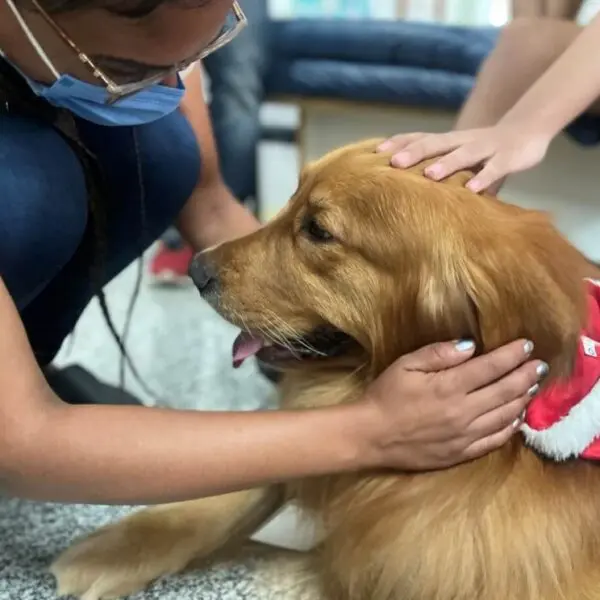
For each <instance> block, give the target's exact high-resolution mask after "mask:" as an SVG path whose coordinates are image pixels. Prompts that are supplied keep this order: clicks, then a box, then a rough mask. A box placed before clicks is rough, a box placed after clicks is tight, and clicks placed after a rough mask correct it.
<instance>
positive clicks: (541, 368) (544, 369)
mask: <svg viewBox="0 0 600 600" xmlns="http://www.w3.org/2000/svg"><path fill="white" fill-rule="evenodd" d="M548 371H550V367H549V366H548V365H547V363H545V362H543V363H540V364H539V365H538V367H537V369H536V370H535V372H536V373H537V374H538V376H539V377H540V379H541V378H542V377H546V375H548Z"/></svg>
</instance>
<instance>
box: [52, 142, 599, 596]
mask: <svg viewBox="0 0 600 600" xmlns="http://www.w3.org/2000/svg"><path fill="white" fill-rule="evenodd" d="M376 143H377V141H373V140H371V141H367V142H362V143H359V144H356V145H353V146H349V147H345V148H342V149H340V150H338V151H335V152H332V153H330V154H329V155H327V156H325V157H324V158H323V159H321V160H319V161H317V162H316V163H314V164H311V165H309V166H308V167H307V168H306V169H305V170H304V172H303V174H302V176H301V180H300V183H299V186H298V190H297V192H296V193H295V195H294V197H293V198H292V199H291V201H290V203H289V204H288V205H287V207H286V208H285V209H284V210H283V211H282V213H281V214H280V215H278V217H277V218H276V219H274V220H273V221H272V222H271V223H270V224H268V225H267V226H266V227H265V228H263V229H262V230H260V231H258V232H257V233H255V234H253V235H250V236H248V237H246V238H243V239H240V240H237V241H233V242H231V243H227V244H224V245H222V246H219V247H217V248H215V249H213V250H211V251H210V252H211V255H210V256H211V259H212V260H214V261H215V263H216V264H217V266H218V273H219V280H220V284H221V295H220V300H219V310H220V312H221V313H222V314H223V315H224V316H225V317H226V318H228V319H229V320H231V321H232V322H233V323H235V324H237V325H240V326H243V327H247V328H250V329H251V330H255V331H260V330H261V329H264V328H269V329H270V330H273V329H277V328H279V333H283V334H285V335H287V336H289V334H290V332H292V331H293V332H294V333H295V334H305V333H308V332H310V331H312V330H313V329H314V328H315V327H318V326H320V325H323V324H331V325H334V326H335V327H336V328H338V329H339V330H341V331H344V332H345V333H347V334H349V335H350V336H352V337H353V338H354V339H355V340H357V341H358V342H359V344H360V350H356V351H354V352H352V353H351V354H349V355H348V356H345V357H344V358H342V359H339V360H337V359H336V360H332V361H328V360H324V361H321V362H314V363H309V362H306V363H300V365H299V366H298V367H297V368H296V369H294V370H292V371H290V373H289V374H288V375H287V377H286V380H285V382H284V384H283V387H282V396H283V402H284V404H285V405H286V406H288V407H296V408H302V407H309V406H315V405H318V406H322V405H327V404H333V403H338V402H349V401H352V400H354V399H356V398H357V397H358V396H359V395H360V392H361V391H362V390H363V389H364V387H365V385H366V384H367V383H368V382H369V381H370V380H371V379H372V378H373V377H374V376H376V375H377V374H378V373H380V372H381V371H382V370H383V369H384V368H385V367H387V366H388V365H389V364H390V363H391V362H392V361H393V360H394V359H396V358H397V357H399V356H401V355H402V354H405V353H407V352H410V351H412V350H415V349H417V348H419V347H421V346H423V345H425V344H427V343H430V342H433V341H438V340H447V339H453V338H461V337H463V338H464V337H471V338H474V339H475V340H477V343H478V351H479V352H482V351H488V350H491V349H493V348H495V347H497V346H499V345H502V344H503V343H505V342H508V341H510V340H513V339H517V338H520V337H522V338H527V339H532V340H533V341H534V342H535V344H536V347H535V356H536V357H538V358H540V359H543V360H545V361H547V362H548V363H549V365H550V377H549V380H551V378H552V377H560V376H564V375H567V374H568V373H569V371H570V369H571V367H572V362H573V357H574V352H575V349H576V344H577V340H578V335H579V331H580V329H581V327H582V324H583V323H584V319H585V301H584V288H583V283H582V279H583V277H585V276H597V270H596V268H595V267H594V266H592V265H591V264H590V263H589V262H588V261H587V260H586V259H585V258H584V257H583V256H582V255H581V254H580V253H579V252H577V251H576V250H575V249H574V248H573V247H572V246H571V245H570V244H569V243H568V242H567V241H565V240H564V239H563V238H562V237H561V236H560V234H559V233H558V232H557V230H556V229H555V228H554V227H553V225H552V224H551V222H550V220H549V218H548V217H547V216H546V215H544V214H541V213H539V212H534V211H526V210H523V209H520V208H517V207H515V206H511V205H508V204H505V203H502V202H500V201H498V200H496V199H495V198H491V197H488V196H478V195H475V194H473V193H471V192H469V191H468V190H467V189H466V188H464V186H463V183H464V181H465V177H466V176H467V175H466V174H459V175H457V176H454V177H452V178H450V179H448V180H446V181H444V182H441V183H436V182H432V181H429V180H427V179H425V178H424V177H423V176H422V174H421V172H422V169H423V165H419V166H418V167H416V168H413V169H411V170H408V171H401V170H397V169H392V168H391V167H389V155H385V154H377V153H375V152H374V148H375V146H376ZM307 215H308V216H311V215H312V216H314V218H315V219H317V221H318V224H319V226H321V227H323V228H325V229H327V230H328V231H329V232H331V233H332V234H333V235H334V236H335V239H336V241H335V242H333V243H329V244H315V243H312V242H311V241H310V240H309V239H307V238H306V236H303V235H302V234H301V233H300V231H299V230H300V228H301V224H302V223H303V222H305V221H306V219H307V218H308V217H307ZM459 417H460V415H459ZM286 493H287V495H288V497H293V498H295V499H296V500H298V501H299V502H300V503H301V504H302V505H303V506H304V507H305V508H307V509H308V510H311V511H315V513H316V514H318V516H319V517H320V518H321V519H322V520H323V523H324V526H325V529H326V533H327V535H326V537H325V540H324V542H323V543H322V544H321V546H320V547H319V548H318V550H317V551H316V552H317V553H318V559H319V560H318V561H315V563H314V569H315V572H316V573H317V574H318V576H319V578H320V581H321V585H322V588H323V593H324V598H326V600H477V599H480V600H600V569H599V565H600V470H598V467H597V466H596V465H594V464H589V463H586V462H583V461H570V462H567V463H564V464H555V463H549V462H547V461H544V460H542V459H540V458H539V457H537V456H536V455H535V454H533V453H532V452H531V451H529V450H528V449H527V448H525V447H524V446H523V443H522V440H521V439H520V437H516V438H515V439H514V440H513V441H512V442H511V443H509V444H508V445H507V446H505V447H504V448H502V449H501V450H499V451H497V452H494V453H492V454H491V455H489V456H486V457H485V458H482V459H479V460H477V461H474V462H472V463H469V464H464V465H460V466H458V467H455V468H452V469H449V470H446V471H442V472H433V473H421V474H401V473H397V474H390V473H371V474H368V473H363V474H356V475H340V476H335V475H334V476H329V477H322V478H319V479H314V480H307V481H301V482H298V483H295V484H291V485H288V486H286ZM276 497H277V490H253V491H248V492H240V493H238V494H230V495H228V496H225V497H220V498H209V499H206V500H199V501H195V502H189V503H182V504H178V505H170V506H165V507H159V508H154V509H150V510H147V511H142V512H140V513H138V514H137V515H134V516H133V517H130V518H129V519H126V520H125V521H124V522H122V523H120V524H116V525H113V526H111V527H110V528H108V529H105V530H101V531H100V532H99V533H97V534H95V536H94V537H92V538H90V539H88V540H84V541H83V542H80V543H79V544H77V545H75V546H74V547H73V548H71V549H69V550H67V552H66V553H65V554H64V555H63V556H62V557H60V558H59V559H58V561H57V562H56V563H55V565H54V567H53V572H54V573H55V574H56V576H57V578H58V581H59V584H60V586H61V591H64V592H72V593H78V594H83V593H84V592H86V591H87V592H89V590H92V592H91V594H90V595H89V596H88V597H89V598H96V597H101V596H102V595H103V594H107V595H108V594H109V593H113V594H118V593H125V592H129V591H131V590H132V589H134V588H136V587H139V586H141V585H144V584H146V583H147V582H149V581H150V580H152V579H153V578H155V577H157V576H159V575H162V574H164V573H171V572H174V571H176V570H179V569H181V568H183V567H184V566H185V565H186V564H187V563H189V562H190V561H191V560H192V559H193V558H195V557H198V556H202V557H206V556H209V555H210V554H211V553H212V552H213V551H215V550H216V549H218V548H219V547H222V546H223V545H224V544H225V543H226V542H227V541H228V540H230V539H231V536H232V534H233V533H236V534H237V535H246V534H249V533H251V532H252V531H253V530H255V528H256V527H257V525H258V524H259V523H260V522H262V521H264V519H265V517H266V515H268V514H271V512H272V510H273V509H274V507H276V506H278V505H279V504H278V501H277V500H276V499H275V498H276ZM94 594H95V595H94Z"/></svg>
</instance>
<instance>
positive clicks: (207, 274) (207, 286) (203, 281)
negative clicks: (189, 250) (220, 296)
mask: <svg viewBox="0 0 600 600" xmlns="http://www.w3.org/2000/svg"><path fill="white" fill-rule="evenodd" d="M189 272H190V277H191V278H192V281H193V282H194V285H195V286H196V287H197V288H198V290H199V291H200V293H201V294H204V293H208V292H213V291H215V290H216V287H217V283H218V278H217V268H216V265H215V263H214V262H213V261H212V260H211V259H210V258H209V257H208V255H207V254H206V253H204V252H201V253H199V254H196V256H194V258H193V260H192V264H191V265H190V271H189Z"/></svg>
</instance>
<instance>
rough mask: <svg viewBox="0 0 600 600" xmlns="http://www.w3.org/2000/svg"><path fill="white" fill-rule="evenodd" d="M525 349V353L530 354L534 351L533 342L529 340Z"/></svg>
mask: <svg viewBox="0 0 600 600" xmlns="http://www.w3.org/2000/svg"><path fill="white" fill-rule="evenodd" d="M523 350H525V354H526V355H527V356H529V355H530V354H531V353H532V352H533V342H530V341H527V342H525V345H524V346H523Z"/></svg>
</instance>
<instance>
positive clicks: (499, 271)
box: [418, 198, 592, 374]
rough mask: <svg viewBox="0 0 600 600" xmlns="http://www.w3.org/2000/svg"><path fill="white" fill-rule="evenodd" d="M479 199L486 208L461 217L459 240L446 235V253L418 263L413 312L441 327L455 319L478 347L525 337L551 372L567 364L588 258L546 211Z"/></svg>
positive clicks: (579, 322)
mask: <svg viewBox="0 0 600 600" xmlns="http://www.w3.org/2000/svg"><path fill="white" fill-rule="evenodd" d="M480 201H481V202H484V203H485V204H486V205H487V206H486V209H487V210H486V211H485V212H484V213H483V214H482V213H479V220H478V221H475V219H473V218H470V219H469V218H468V217H467V218H466V219H465V222H464V223H463V226H462V229H461V237H460V240H455V242H454V243H453V241H452V235H449V241H448V244H447V245H446V251H447V253H448V254H447V260H444V261H442V262H441V263H438V264H437V265H433V264H431V265H429V267H424V269H425V270H427V269H428V268H429V271H430V272H429V277H427V275H425V279H424V281H425V282H426V281H427V280H429V281H430V282H431V283H430V284H429V285H426V284H425V283H422V284H421V288H422V289H421V295H420V298H419V300H418V304H419V306H420V309H419V310H420V311H421V313H422V314H421V315H420V316H421V319H422V320H423V321H424V322H428V321H429V323H431V324H433V325H434V326H436V327H437V328H438V329H442V330H443V329H445V330H446V331H445V333H446V334H455V333H456V327H457V325H456V323H460V327H461V328H462V333H463V335H471V336H472V337H473V339H475V340H476V342H477V343H478V349H479V351H482V352H487V351H490V350H492V349H494V348H497V347H499V346H501V345H503V344H505V343H507V342H510V341H512V340H515V339H518V338H525V339H530V340H532V341H533V342H534V344H535V348H536V352H535V355H536V356H537V357H539V358H542V359H543V360H545V361H547V362H549V363H551V365H552V367H553V371H554V373H556V374H558V373H561V372H567V371H569V370H570V368H571V359H572V357H573V356H574V352H575V348H576V344H577V341H578V337H579V334H580V331H581V328H582V327H583V325H584V323H585V317H586V307H587V303H586V295H585V283H584V277H586V276H587V275H589V274H590V273H591V272H592V271H591V268H590V265H589V263H588V262H587V261H586V260H585V258H584V257H583V256H582V255H581V254H580V253H579V252H578V251H577V250H576V249H575V248H573V246H572V245H571V244H569V243H568V242H567V241H566V240H565V239H564V238H563V237H562V236H561V235H560V234H559V233H558V231H557V230H556V229H555V228H554V227H553V225H552V224H551V222H550V220H549V218H548V217H547V216H546V215H544V214H542V213H539V212H534V211H525V210H522V209H520V208H518V207H515V206H511V205H507V204H504V203H501V202H500V201H498V200H495V199H493V198H481V199H480ZM445 315H447V316H445ZM438 333H439V331H438Z"/></svg>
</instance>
